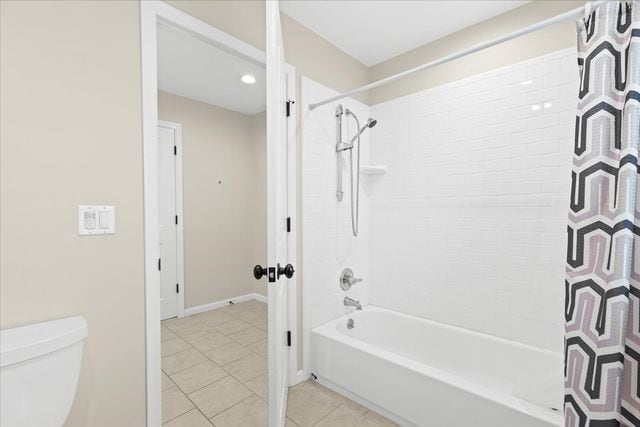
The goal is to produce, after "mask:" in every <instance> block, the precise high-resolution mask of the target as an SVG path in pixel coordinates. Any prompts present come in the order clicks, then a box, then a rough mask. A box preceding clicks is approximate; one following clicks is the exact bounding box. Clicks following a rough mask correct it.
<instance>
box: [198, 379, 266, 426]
mask: <svg viewBox="0 0 640 427" xmlns="http://www.w3.org/2000/svg"><path fill="white" fill-rule="evenodd" d="M247 389H248V390H249V391H250V392H251V396H247V398H246V399H242V400H241V401H240V402H238V403H234V404H233V405H231V406H229V407H228V408H227V409H224V410H222V411H220V412H218V413H217V414H215V415H214V416H212V417H211V418H207V419H208V420H209V421H210V422H211V423H212V424H213V425H215V423H214V422H213V421H212V419H213V418H215V417H217V416H218V415H220V414H224V413H225V412H227V411H228V410H230V409H231V408H233V407H235V406H238V405H239V404H241V403H242V402H244V401H245V400H249V399H251V398H252V397H253V396H256V397H257V398H258V399H260V400H262V401H263V402H264V399H263V398H261V397H260V396H258V394H257V393H255V392H254V391H253V390H251V389H249V387H247ZM266 403H267V409H268V405H269V402H266Z"/></svg>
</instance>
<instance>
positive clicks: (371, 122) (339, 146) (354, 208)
mask: <svg viewBox="0 0 640 427" xmlns="http://www.w3.org/2000/svg"><path fill="white" fill-rule="evenodd" d="M343 114H346V115H347V116H349V117H353V118H354V120H355V121H356V128H357V129H358V132H357V133H356V134H355V135H354V136H353V137H352V138H351V139H350V140H349V142H342V115H343ZM377 123H378V121H377V120H375V119H372V118H371V117H369V118H368V119H367V122H366V123H365V125H364V126H362V127H360V121H359V120H358V117H357V116H356V115H355V114H354V113H353V111H351V110H349V109H348V108H346V109H344V110H343V108H342V105H338V107H337V108H336V153H338V162H337V163H338V176H337V178H338V179H337V185H338V188H337V190H336V197H337V198H338V201H342V198H343V196H344V194H343V192H342V152H343V151H346V150H349V163H350V171H351V229H352V230H353V235H354V237H357V236H358V209H359V206H360V135H362V133H363V132H364V131H365V130H367V129H370V128H372V127H374V126H375V125H376V124H377ZM356 140H357V141H358V154H357V162H356V167H357V168H358V171H357V174H356V181H355V197H354V190H353V187H354V181H353V167H354V166H353V147H354V143H355V142H356Z"/></svg>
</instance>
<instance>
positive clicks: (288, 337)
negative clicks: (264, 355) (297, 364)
mask: <svg viewBox="0 0 640 427" xmlns="http://www.w3.org/2000/svg"><path fill="white" fill-rule="evenodd" d="M287 347H291V331H287Z"/></svg>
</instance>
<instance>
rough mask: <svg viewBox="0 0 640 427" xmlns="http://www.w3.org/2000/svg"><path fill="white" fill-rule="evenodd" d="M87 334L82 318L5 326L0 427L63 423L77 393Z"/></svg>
mask: <svg viewBox="0 0 640 427" xmlns="http://www.w3.org/2000/svg"><path fill="white" fill-rule="evenodd" d="M86 336H87V322H86V321H85V320H84V318H83V317H70V318H67V319H60V320H54V321H51V322H44V323H37V324H33V325H28V326H22V327H19V328H12V329H5V330H2V331H0V426H2V427H5V426H6V427H35V426H37V427H60V426H62V425H63V424H64V422H65V420H66V419H67V415H68V414H69V410H70V409H71V404H72V403H73V399H74V396H75V394H76V387H77V385H78V378H79V376H80V365H81V362H82V346H83V342H84V339H85V338H86Z"/></svg>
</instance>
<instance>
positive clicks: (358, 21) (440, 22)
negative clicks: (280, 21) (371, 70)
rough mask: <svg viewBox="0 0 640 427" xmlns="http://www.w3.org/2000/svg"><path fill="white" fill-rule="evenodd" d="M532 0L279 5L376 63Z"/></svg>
mask: <svg viewBox="0 0 640 427" xmlns="http://www.w3.org/2000/svg"><path fill="white" fill-rule="evenodd" d="M529 1H530V0H524V1H513V0H491V1H477V0H475V1H474V0H472V1H462V0H458V1H432V0H429V1H427V0H422V1H406V0H398V1H390V0H378V1H362V0H343V1H335V0H316V1H309V0H307V1H304V0H282V1H281V2H280V8H281V9H282V11H283V12H284V13H286V14H287V15H289V16H290V17H291V18H293V19H295V20H296V21H298V22H300V23H301V24H303V25H304V26H306V27H308V28H310V29H311V30H313V31H315V32H316V33H317V34H319V35H320V36H322V37H324V38H325V39H327V40H328V41H330V42H331V43H333V44H334V45H336V46H338V47H339V48H340V49H342V50H343V51H344V52H346V53H348V54H349V55H351V56H352V57H354V58H356V59H357V60H358V61H360V62H362V63H363V64H364V65H366V66H372V65H375V64H377V63H379V62H382V61H385V60H387V59H389V58H393V57H394V56H396V55H399V54H401V53H404V52H407V51H409V50H411V49H414V48H416V47H418V46H421V45H423V44H425V43H429V42H431V41H434V40H436V39H439V38H441V37H444V36H446V35H448V34H451V33H454V32H456V31H459V30H462V29H463V28H466V27H469V26H471V25H474V24H477V23H478V22H481V21H484V20H486V19H489V18H491V17H494V16H496V15H500V14H501V13H504V12H507V11H509V10H511V9H515V8H516V7H519V6H522V5H523V4H525V3H528V2H529ZM477 41H478V42H480V41H481V40H477Z"/></svg>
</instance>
